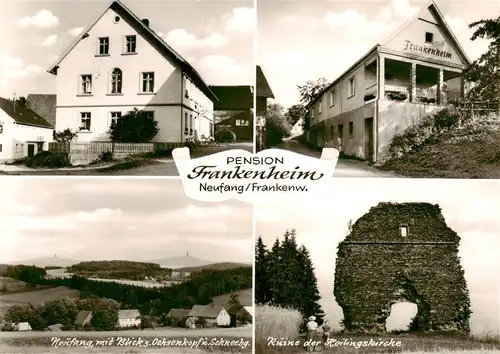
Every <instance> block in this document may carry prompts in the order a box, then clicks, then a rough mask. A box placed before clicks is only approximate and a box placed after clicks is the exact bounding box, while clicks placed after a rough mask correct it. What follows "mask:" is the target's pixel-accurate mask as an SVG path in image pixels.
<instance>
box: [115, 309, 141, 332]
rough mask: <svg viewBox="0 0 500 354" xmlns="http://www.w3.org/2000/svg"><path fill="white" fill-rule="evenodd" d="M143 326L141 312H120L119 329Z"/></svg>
mask: <svg viewBox="0 0 500 354" xmlns="http://www.w3.org/2000/svg"><path fill="white" fill-rule="evenodd" d="M140 325H141V314H140V312H139V310H120V311H119V312H118V327H120V328H129V327H139V326H140Z"/></svg>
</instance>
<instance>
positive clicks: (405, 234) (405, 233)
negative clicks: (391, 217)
mask: <svg viewBox="0 0 500 354" xmlns="http://www.w3.org/2000/svg"><path fill="white" fill-rule="evenodd" d="M399 234H400V235H401V237H408V225H400V226H399Z"/></svg>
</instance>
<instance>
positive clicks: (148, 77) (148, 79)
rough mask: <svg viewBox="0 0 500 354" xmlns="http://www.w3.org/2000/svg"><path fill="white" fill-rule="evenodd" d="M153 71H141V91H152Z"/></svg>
mask: <svg viewBox="0 0 500 354" xmlns="http://www.w3.org/2000/svg"><path fill="white" fill-rule="evenodd" d="M154 88H155V73H152V72H148V73H142V92H154Z"/></svg>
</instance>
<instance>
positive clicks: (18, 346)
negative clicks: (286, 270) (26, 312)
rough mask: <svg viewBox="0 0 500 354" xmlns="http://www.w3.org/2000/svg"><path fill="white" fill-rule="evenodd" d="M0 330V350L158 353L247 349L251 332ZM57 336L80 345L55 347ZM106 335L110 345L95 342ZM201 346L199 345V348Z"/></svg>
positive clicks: (248, 329) (216, 352) (219, 353)
mask: <svg viewBox="0 0 500 354" xmlns="http://www.w3.org/2000/svg"><path fill="white" fill-rule="evenodd" d="M58 333H60V334H59V336H57V333H54V332H0V353H28V352H29V353H158V352H159V348H161V352H162V353H179V354H183V353H193V354H196V353H204V352H210V353H214V354H222V353H251V352H252V348H251V336H252V327H251V326H249V327H240V328H225V329H224V328H220V329H202V330H187V329H177V328H176V329H168V328H162V329H159V330H154V331H152V330H149V331H148V330H144V331H141V330H130V331H113V332H58ZM54 337H58V338H61V340H68V339H70V340H71V339H73V338H75V339H78V340H79V341H81V343H82V344H81V345H80V346H72V347H71V349H68V347H62V346H60V347H55V346H53V345H51V341H52V340H53V339H52V338H54ZM110 337H114V338H115V343H114V344H113V345H110V346H106V345H104V344H101V345H99V346H98V345H97V344H96V343H97V341H105V340H107V339H109V338H110ZM119 338H131V339H132V338H133V339H138V338H141V340H142V343H149V344H148V346H150V348H145V347H144V345H142V346H137V345H136V346H135V347H133V346H131V345H129V346H120V345H117V342H116V341H118V340H119ZM156 338H158V339H160V340H161V339H165V340H169V341H173V340H176V341H180V342H182V344H180V343H177V344H176V345H174V344H171V343H167V344H163V345H157V344H156V343H154V342H153V340H155V339H156ZM200 338H207V339H208V340H209V341H210V340H212V338H216V339H217V340H220V339H222V338H223V339H224V340H227V341H230V340H234V341H239V342H241V343H243V345H240V346H235V345H233V346H223V345H218V344H215V345H212V346H209V345H206V346H204V345H200V346H199V347H197V345H196V343H198V340H199V339H200ZM90 343H92V344H94V345H95V346H94V347H92V348H89V346H87V348H85V344H90ZM202 347H203V348H202Z"/></svg>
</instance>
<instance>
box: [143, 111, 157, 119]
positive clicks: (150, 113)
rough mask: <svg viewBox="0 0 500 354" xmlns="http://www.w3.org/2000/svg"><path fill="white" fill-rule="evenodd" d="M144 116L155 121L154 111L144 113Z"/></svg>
mask: <svg viewBox="0 0 500 354" xmlns="http://www.w3.org/2000/svg"><path fill="white" fill-rule="evenodd" d="M144 116H145V117H146V118H148V119H155V112H154V111H144Z"/></svg>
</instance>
